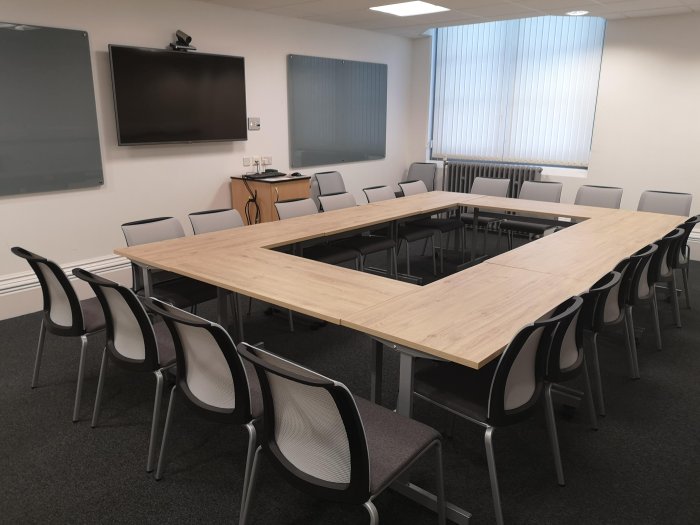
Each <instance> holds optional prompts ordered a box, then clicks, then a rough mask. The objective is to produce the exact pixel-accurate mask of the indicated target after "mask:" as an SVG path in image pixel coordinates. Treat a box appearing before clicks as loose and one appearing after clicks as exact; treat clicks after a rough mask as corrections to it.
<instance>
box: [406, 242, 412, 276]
mask: <svg viewBox="0 0 700 525" xmlns="http://www.w3.org/2000/svg"><path fill="white" fill-rule="evenodd" d="M410 246H411V243H409V242H408V241H406V275H411V248H410Z"/></svg>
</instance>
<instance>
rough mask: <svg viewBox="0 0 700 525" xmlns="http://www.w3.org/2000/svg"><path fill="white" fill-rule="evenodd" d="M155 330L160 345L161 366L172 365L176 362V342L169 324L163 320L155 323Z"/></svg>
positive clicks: (157, 342) (159, 358)
mask: <svg viewBox="0 0 700 525" xmlns="http://www.w3.org/2000/svg"><path fill="white" fill-rule="evenodd" d="M153 332H154V333H155V335H156V344H157V345H158V360H159V361H160V363H158V364H159V365H160V366H161V367H164V366H168V365H171V364H173V363H174V362H175V343H173V336H172V335H171V334H170V330H168V326H167V325H166V324H165V323H164V322H163V321H158V322H156V323H153Z"/></svg>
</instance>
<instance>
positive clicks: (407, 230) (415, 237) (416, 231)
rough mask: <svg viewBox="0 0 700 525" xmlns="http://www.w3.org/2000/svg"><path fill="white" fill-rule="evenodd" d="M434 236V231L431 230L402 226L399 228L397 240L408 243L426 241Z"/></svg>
mask: <svg viewBox="0 0 700 525" xmlns="http://www.w3.org/2000/svg"><path fill="white" fill-rule="evenodd" d="M434 234H435V230H433V229H431V228H423V227H421V226H415V225H413V224H404V225H403V226H399V238H401V239H405V240H406V241H408V242H413V241H420V240H421V239H428V238H430V237H432V236H433V235H434Z"/></svg>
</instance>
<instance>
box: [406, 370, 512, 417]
mask: <svg viewBox="0 0 700 525" xmlns="http://www.w3.org/2000/svg"><path fill="white" fill-rule="evenodd" d="M497 364H498V360H494V361H492V362H491V363H489V364H488V365H486V366H485V367H483V368H481V369H480V370H473V369H471V368H467V367H465V366H461V365H457V364H455V363H447V362H436V361H432V360H427V359H423V360H420V361H418V362H417V365H416V373H415V376H414V383H413V390H414V391H415V392H416V393H417V394H420V395H422V396H424V397H427V398H429V399H431V400H433V401H435V402H436V403H439V404H440V405H443V406H445V407H447V408H449V409H450V410H454V411H455V412H458V413H460V414H464V415H465V416H468V417H470V418H472V419H476V420H478V421H484V422H485V421H486V420H487V415H488V402H489V390H490V388H491V380H492V379H493V375H494V373H495V372H496V365H497Z"/></svg>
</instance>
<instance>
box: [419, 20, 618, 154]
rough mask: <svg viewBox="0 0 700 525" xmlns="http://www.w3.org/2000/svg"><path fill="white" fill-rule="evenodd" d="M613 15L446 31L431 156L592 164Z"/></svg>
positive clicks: (442, 31)
mask: <svg viewBox="0 0 700 525" xmlns="http://www.w3.org/2000/svg"><path fill="white" fill-rule="evenodd" d="M604 33H605V20H604V19H602V18H594V17H540V18H528V19H522V20H507V21H502V22H489V23H485V24H473V25H467V26H458V27H446V28H439V29H437V30H436V32H435V37H434V42H433V45H434V51H435V54H434V74H435V76H434V79H433V80H434V85H433V111H432V115H433V119H432V157H433V158H443V157H448V158H451V159H453V158H461V159H470V160H483V161H495V162H514V163H528V164H544V165H555V166H569V167H586V166H587V165H588V157H589V154H590V147H591V137H592V134H593V119H594V116H595V105H596V97H597V93H598V78H599V75H600V61H601V57H602V52H603V37H604Z"/></svg>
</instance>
